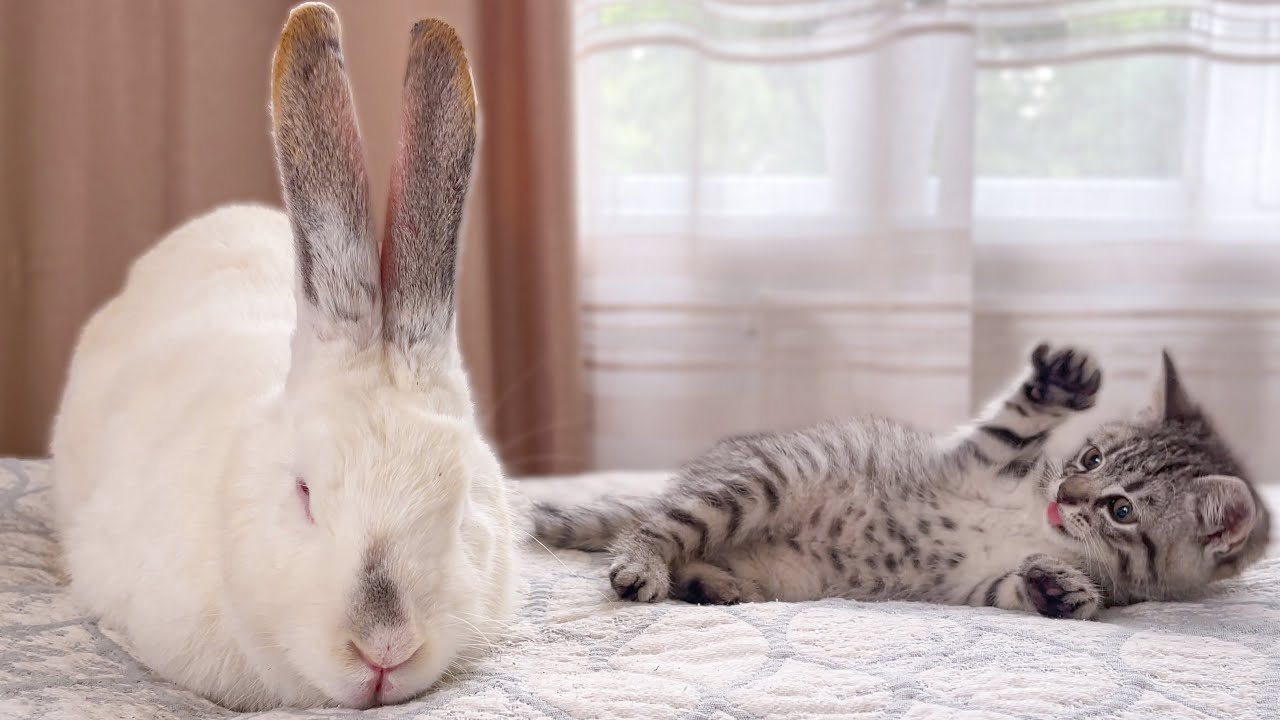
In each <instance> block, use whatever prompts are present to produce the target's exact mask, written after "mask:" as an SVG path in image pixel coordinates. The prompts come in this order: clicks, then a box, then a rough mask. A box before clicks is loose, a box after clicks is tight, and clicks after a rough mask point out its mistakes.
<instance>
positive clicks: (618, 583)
mask: <svg viewBox="0 0 1280 720" xmlns="http://www.w3.org/2000/svg"><path fill="white" fill-rule="evenodd" d="M609 584H610V585H613V589H614V592H616V593H618V597H620V598H622V599H623V600H635V601H637V602H657V601H659V600H665V599H666V598H667V595H668V593H669V592H670V590H671V578H670V574H669V573H668V572H667V565H666V563H664V562H662V559H661V558H657V557H653V558H632V557H618V558H617V559H616V560H614V561H613V565H612V566H611V567H610V568H609Z"/></svg>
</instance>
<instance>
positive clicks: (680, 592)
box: [671, 560, 764, 605]
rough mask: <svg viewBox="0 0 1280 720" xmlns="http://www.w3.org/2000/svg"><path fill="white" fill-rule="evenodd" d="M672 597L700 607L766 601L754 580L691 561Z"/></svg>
mask: <svg viewBox="0 0 1280 720" xmlns="http://www.w3.org/2000/svg"><path fill="white" fill-rule="evenodd" d="M671 595H672V596H673V597H675V598H676V599H677V600H683V601H685V602H689V603H695V604H697V605H736V604H738V603H741V602H759V601H761V600H763V599H764V595H763V594H762V593H761V592H760V588H759V587H758V586H757V585H756V584H755V583H754V582H752V581H751V580H748V579H745V578H739V577H736V576H734V575H733V574H732V573H730V572H729V571H728V570H726V569H724V568H722V567H720V566H719V565H712V564H711V563H708V562H703V561H701V560H691V561H689V562H686V563H684V564H683V565H681V566H680V567H679V568H677V569H676V571H675V584H674V586H673V588H672V591H671Z"/></svg>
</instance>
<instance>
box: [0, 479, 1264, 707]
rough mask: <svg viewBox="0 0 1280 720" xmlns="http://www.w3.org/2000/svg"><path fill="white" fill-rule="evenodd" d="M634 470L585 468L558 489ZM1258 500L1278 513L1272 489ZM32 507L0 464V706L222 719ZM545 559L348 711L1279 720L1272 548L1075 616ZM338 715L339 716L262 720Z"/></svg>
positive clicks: (552, 487)
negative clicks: (431, 666)
mask: <svg viewBox="0 0 1280 720" xmlns="http://www.w3.org/2000/svg"><path fill="white" fill-rule="evenodd" d="M647 480H649V479H648V478H646V481H647ZM634 481H635V477H634V476H632V477H626V476H616V475H615V476H603V475H601V476H592V477H591V478H585V479H583V480H580V481H577V485H578V486H581V485H584V484H585V485H592V486H596V487H597V488H599V487H603V486H606V485H610V484H613V485H618V484H619V483H627V482H634ZM534 487H535V494H541V493H555V492H561V491H563V488H564V487H566V486H565V484H563V483H556V482H547V483H544V482H538V483H537V485H536V486H534ZM574 491H575V492H579V491H581V490H574ZM1272 497H1273V499H1274V500H1273V502H1274V505H1273V507H1280V493H1272ZM48 516H49V493H48V492H47V486H46V483H45V479H44V474H43V466H42V465H41V464H40V463H34V462H19V461H16V460H5V459H0V718H22V717H31V718H37V717H40V718H103V719H106V718H111V719H115V718H174V717H199V718H211V717H221V716H225V715H230V714H231V713H229V712H227V711H225V710H222V709H220V708H218V707H216V706H214V705H211V704H210V703H208V702H205V701H203V700H201V699H200V698H198V697H196V696H194V695H192V694H190V693H187V692H185V691H183V690H181V689H180V688H177V687H174V686H172V685H169V684H167V683H165V682H161V681H159V680H157V679H155V678H154V677H152V676H151V675H150V674H149V673H148V672H147V670H146V669H145V668H143V667H141V666H140V665H139V664H138V663H137V662H135V661H134V660H133V659H132V658H131V657H130V656H129V653H128V651H127V649H126V648H124V647H123V646H122V645H121V642H120V639H119V638H117V637H114V636H112V635H111V634H109V633H104V632H102V631H101V630H99V628H98V627H97V625H96V624H94V623H93V622H91V621H89V620H87V619H86V618H85V617H84V616H83V615H82V614H81V613H80V612H79V611H78V610H77V609H76V608H75V607H74V606H73V605H72V604H71V603H70V601H69V599H68V597H67V594H66V593H65V591H64V589H63V588H61V587H60V586H59V584H58V581H57V579H56V576H55V573H54V571H53V567H54V558H55V546H54V540H53V537H52V535H51V533H50V530H49V524H48ZM557 554H558V555H559V557H558V558H555V557H552V556H550V555H549V554H548V553H546V552H544V551H542V550H540V549H538V550H529V551H528V552H527V553H526V565H525V577H526V582H527V588H526V589H527V595H526V600H525V602H524V604H523V607H522V608H521V610H520V613H519V617H518V618H517V620H516V622H515V624H514V627H513V628H512V632H513V634H512V637H511V638H509V639H507V640H505V641H504V642H503V643H502V644H501V646H500V648H499V649H498V650H497V652H496V653H495V654H493V655H492V656H491V657H490V658H489V659H488V660H487V661H486V662H485V663H484V664H482V665H481V666H480V667H479V668H478V669H477V670H476V671H475V672H473V673H471V674H470V675H468V676H466V677H464V678H460V679H458V680H455V681H452V682H450V683H448V684H446V685H444V686H442V687H441V688H439V689H438V690H437V691H435V692H434V693H432V694H430V695H428V696H427V697H425V698H423V699H420V700H417V701H415V702H412V703H409V704H407V705H401V706H396V707H387V708H379V709H377V710H374V711H370V712H369V713H367V715H368V716H369V717H373V718H419V717H459V718H461V717H466V718H479V717H506V718H542V717H552V718H646V719H648V718H717V719H719V718H756V717H761V718H763V717H830V718H836V717H842V718H843V717H849V718H855V717H856V718H912V719H915V720H923V719H925V718H939V719H947V720H951V719H955V720H979V719H984V720H985V719H994V718H1132V719H1134V720H1138V719H1139V718H1224V719H1229V720H1246V719H1248V718H1278V717H1280V558H1276V557H1274V556H1273V557H1272V558H1271V559H1269V560H1267V561H1265V562H1264V563H1262V564H1261V565H1260V566H1259V567H1257V568H1255V569H1254V570H1252V571H1251V572H1249V573H1248V574H1247V575H1246V576H1245V577H1243V578H1242V579H1240V580H1237V581H1235V582H1231V583H1227V584H1224V585H1223V586H1222V588H1221V590H1220V591H1219V592H1218V593H1217V594H1216V595H1215V596H1214V597H1213V598H1212V599H1210V600H1209V601H1207V602H1205V603H1197V604H1181V605H1164V604H1145V605H1138V606H1134V607H1130V608H1124V609H1118V610H1112V611H1109V612H1108V613H1107V614H1106V616H1105V620H1104V622H1099V623H1083V622H1067V621H1054V620H1045V619H1041V618H1039V617H1033V616H1030V615H1022V614H1015V613H1007V612H1000V611H996V610H976V609H966V608H951V607H936V606H930V605H921V604H910V603H884V604H864V603H857V602H849V601H837V600H827V601H823V602H814V603H797V604H790V605H787V604H781V603H765V604H756V605H743V606H737V607H731V608H709V607H693V606H689V605H682V604H677V603H665V604H661V605H637V604H628V603H620V602H611V601H610V599H609V598H608V597H606V595H605V591H606V590H607V587H608V586H607V582H606V580H605V564H604V562H603V560H602V559H599V558H592V557H589V556H587V555H585V554H581V553H574V552H559V551H558V552H557ZM347 715H355V713H354V712H348V711H343V710H313V711H300V710H278V711H275V712H271V713H266V714H264V715H263V717H270V718H295V717H337V716H344V717H345V716H347Z"/></svg>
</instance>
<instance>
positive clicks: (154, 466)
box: [52, 11, 514, 709]
mask: <svg viewBox="0 0 1280 720" xmlns="http://www.w3.org/2000/svg"><path fill="white" fill-rule="evenodd" d="M316 12H319V11H316ZM321 19H322V20H324V19H325V18H321ZM335 20H336V19H335ZM282 163H283V161H282ZM329 209H330V210H333V209H332V208H329ZM335 212H336V211H335ZM294 247H295V233H294V231H293V229H291V225H290V219H289V217H288V216H287V215H285V214H284V213H281V212H279V211H276V210H271V209H267V208H261V207H254V206H233V207H227V208H223V209H219V210H215V211H213V212H211V213H209V214H208V215H205V216H204V217H201V218H198V219H195V220H192V221H191V222H189V223H187V224H186V225H183V226H182V227H180V228H178V229H177V230H175V231H173V232H172V233H171V234H170V235H169V236H168V237H166V238H165V239H164V240H162V241H161V242H160V243H159V244H158V245H157V246H156V247H154V248H153V249H152V250H151V251H150V252H148V253H147V254H146V255H144V256H143V257H141V258H140V259H139V260H138V261H137V262H136V263H135V265H134V266H133V268H132V270H131V271H130V273H129V277H128V280H127V283H126V285H125V287H124V290H123V291H122V292H121V293H120V294H119V295H118V296H117V297H115V298H114V299H112V300H111V301H109V302H108V303H107V304H106V305H105V306H104V307H103V308H102V309H101V310H99V311H98V313H97V314H96V315H95V316H94V317H93V318H92V320H91V321H90V322H89V323H88V324H87V325H86V327H85V328H84V331H83V333H82V335H81V337H80V341H79V344H78V346H77V348H76V352H75V355H74V358H73V360H72V363H71V368H70V374H69V378H68V381H67V386H66V389H65V394H64V398H63V402H62V406H61V409H60V412H59V415H58V418H57V421H56V424H55V428H54V433H53V444H52V451H53V458H54V460H53V472H54V488H55V500H56V507H57V525H58V531H59V534H60V536H61V540H62V542H63V545H64V548H65V554H66V561H67V567H68V570H69V571H70V575H71V585H72V591H73V593H74V595H75V597H76V598H77V599H78V600H79V601H80V602H81V603H83V604H84V605H85V606H87V607H88V608H89V609H90V610H91V611H92V612H94V613H95V614H97V615H99V616H101V619H102V621H103V622H104V623H106V624H108V625H109V626H111V627H113V628H116V629H118V630H120V631H122V632H123V633H124V634H125V635H126V636H127V637H128V640H129V642H130V645H131V647H132V649H133V650H134V651H135V652H136V654H137V655H138V657H139V658H140V659H141V660H142V661H143V662H145V663H146V664H147V665H149V666H150V667H151V668H153V669H154V670H156V671H157V672H158V673H159V674H161V675H162V676H164V677H166V678H169V679H171V680H174V681H176V682H178V683H180V684H182V685H185V686H187V687H189V688H192V689H194V690H196V691H197V692H200V693H202V694H204V695H206V696H207V697H209V698H211V699H213V700H215V701H217V702H220V703H222V704H224V705H227V706H229V707H232V708H236V709H262V708H268V707H273V706H279V705H298V706H315V705H327V704H342V705H349V706H357V707H364V706H368V705H371V704H375V703H387V702H395V701H399V700H403V699H405V698H407V697H410V696H412V695H415V694H418V693H421V692H422V691H423V690H425V689H427V688H428V687H430V686H431V685H432V684H433V683H435V682H436V681H437V680H438V679H439V678H440V677H441V676H442V674H443V673H445V672H446V671H447V670H448V669H449V668H450V667H456V666H458V665H460V664H462V663H464V662H466V661H467V660H468V659H470V658H474V657H476V656H478V655H480V654H481V651H482V650H483V649H484V647H485V646H486V645H487V644H488V643H489V640H490V637H491V634H492V633H493V632H494V631H495V630H496V629H498V628H499V627H500V626H501V623H502V621H503V620H505V618H506V616H507V615H508V614H509V611H510V606H511V604H512V600H513V567H512V565H513V553H514V541H513V537H512V535H513V532H514V529H513V526H512V518H511V513H510V510H509V507H508V503H507V498H506V495H505V493H506V490H505V487H504V480H503V476H502V471H501V468H500V466H499V463H498V461H497V460H496V458H495V457H494V454H493V452H492V451H491V450H490V448H489V447H488V446H487V445H486V443H485V441H484V440H483V439H482V437H481V435H480V431H479V429H478V427H477V425H476V422H475V419H474V415H473V412H472V407H471V400H470V396H469V391H468V389H467V382H466V377H465V374H464V372H463V369H462V366H461V362H460V358H459V353H458V351H457V344H456V338H455V333H454V332H453V329H452V314H451V313H450V314H449V315H448V316H447V317H444V318H442V322H443V324H444V325H445V326H446V327H447V328H448V332H447V334H445V335H442V336H441V337H439V338H436V340H435V341H433V343H432V344H431V346H430V347H426V348H422V349H421V350H422V352H420V353H418V354H417V355H412V354H409V353H406V352H404V351H403V348H399V349H398V348H397V346H396V345H395V344H394V343H391V342H382V341H376V340H375V341H370V342H360V341H359V338H354V339H353V338H348V337H341V326H340V324H334V323H333V322H332V321H326V320H325V319H324V318H320V319H319V320H317V319H315V316H316V312H317V311H316V310H315V309H314V308H312V309H311V311H310V312H304V310H303V309H302V308H300V307H298V305H300V304H301V303H303V302H305V300H304V299H303V295H302V291H301V286H300V284H299V283H300V280H299V279H298V275H299V274H298V272H297V268H296V267H295V262H296V261H295V256H294ZM319 251H320V252H324V251H325V249H324V248H323V247H321V248H320V250H319ZM295 287H297V288H298V289H297V290H296V293H297V298H298V299H297V300H295ZM295 322H297V329H296V332H295ZM326 323H327V324H326ZM312 325H314V326H312ZM376 325H377V323H375V327H376ZM335 334H336V335H339V337H336V338H335V337H334V335H335ZM291 338H292V340H293V342H292V343H291ZM302 478H305V482H306V483H307V485H308V488H309V492H310V495H309V497H308V496H306V495H304V494H303V492H302V490H301V487H300V486H299V484H298V482H299V479H302ZM308 501H309V502H310V514H311V517H313V518H314V520H312V519H311V518H309V516H308V509H307V506H306V502H308ZM362 653H363V654H364V655H365V657H366V658H372V659H373V662H375V663H377V664H380V665H384V666H386V667H391V666H394V665H397V664H398V663H401V662H403V664H402V665H400V666H399V667H396V668H394V669H390V670H387V671H385V674H383V673H380V672H379V671H377V670H375V669H374V668H373V667H371V666H370V665H369V664H367V663H366V661H365V660H362V658H361V654H362Z"/></svg>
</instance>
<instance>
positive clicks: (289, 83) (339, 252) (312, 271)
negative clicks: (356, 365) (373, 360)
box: [271, 3, 382, 359]
mask: <svg viewBox="0 0 1280 720" xmlns="http://www.w3.org/2000/svg"><path fill="white" fill-rule="evenodd" d="M339 32H340V31H339V26H338V16H337V14H336V13H335V12H334V11H333V10H332V9H330V8H329V7H328V6H326V5H324V4H322V3H305V4H302V5H299V6H298V7H297V8H294V10H293V12H291V13H290V14H289V21H288V23H286V25H285V28H284V31H283V33H282V34H281V36H280V44H279V46H278V47H277V48H276V54H275V60H274V63H273V67H272V74H271V120H272V125H273V127H274V129H275V144H276V160H277V162H278V164H279V171H280V184H281V186H282V188H283V190H284V198H285V206H286V208H287V210H288V213H289V222H290V223H291V224H292V226H293V238H294V250H295V253H296V256H297V270H296V277H297V287H296V293H297V305H298V328H297V331H296V333H295V340H302V341H311V340H317V341H321V342H324V343H328V342H330V341H334V340H339V341H349V342H351V343H352V344H353V346H354V349H357V350H358V349H362V348H365V347H368V346H370V345H371V344H373V343H374V342H376V341H377V339H378V327H379V325H380V323H381V320H382V318H381V308H380V306H379V305H380V296H379V292H378V246H377V241H376V238H375V236H374V229H373V215H372V213H370V211H369V179H368V177H367V175H366V172H365V161H364V146H363V144H362V143H361V141H360V129H359V127H358V126H357V125H356V114H355V103H354V102H353V100H352V98H351V89H350V87H349V86H348V83H347V72H346V68H345V66H344V63H343V59H342V46H341V44H340V38H339ZM303 347H304V348H305V347H310V343H307V342H304V344H303ZM296 349H297V346H296V345H295V350H296ZM304 354H305V353H304ZM295 359H296V358H295Z"/></svg>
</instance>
